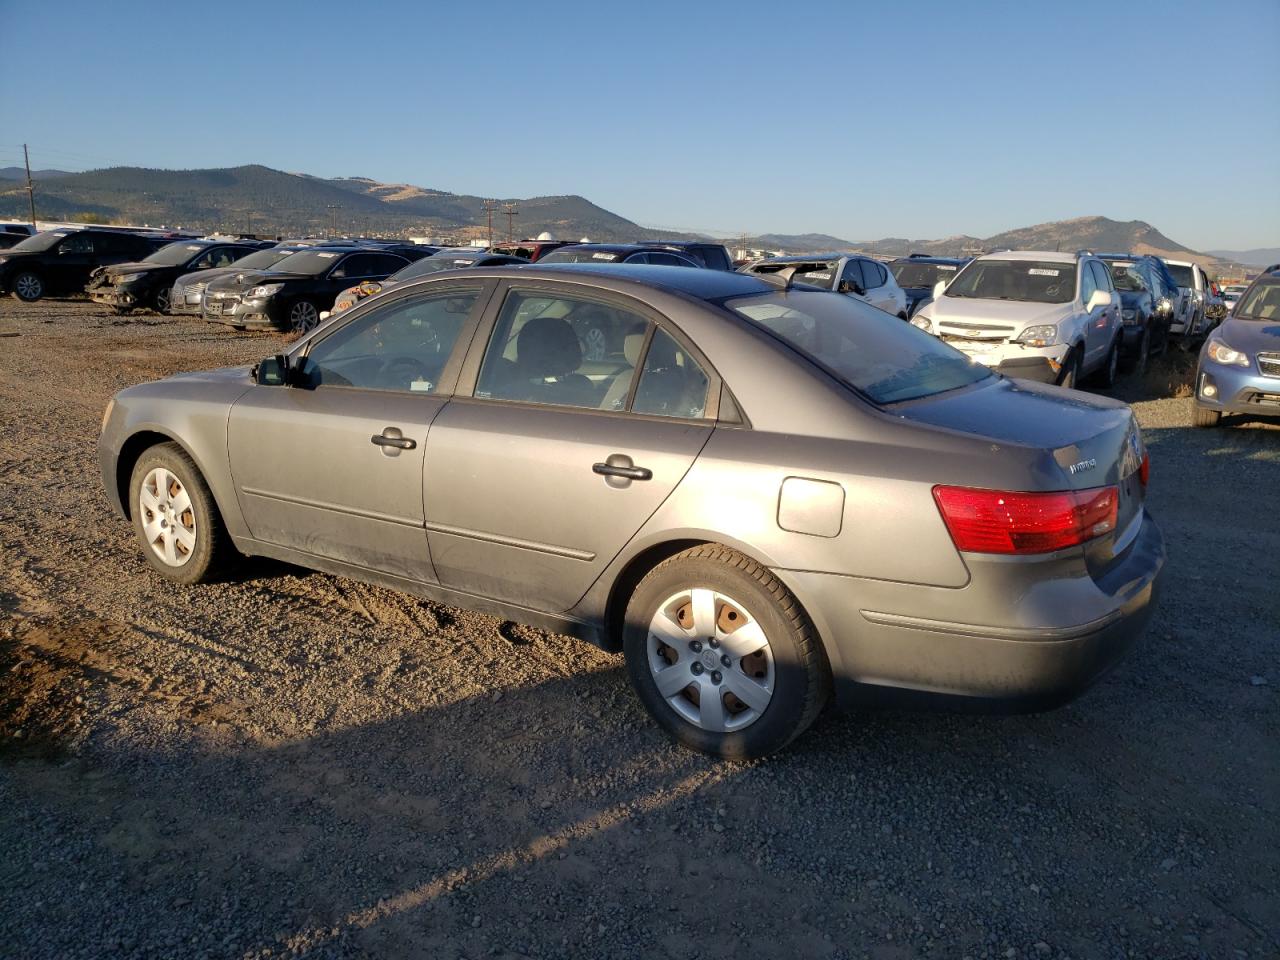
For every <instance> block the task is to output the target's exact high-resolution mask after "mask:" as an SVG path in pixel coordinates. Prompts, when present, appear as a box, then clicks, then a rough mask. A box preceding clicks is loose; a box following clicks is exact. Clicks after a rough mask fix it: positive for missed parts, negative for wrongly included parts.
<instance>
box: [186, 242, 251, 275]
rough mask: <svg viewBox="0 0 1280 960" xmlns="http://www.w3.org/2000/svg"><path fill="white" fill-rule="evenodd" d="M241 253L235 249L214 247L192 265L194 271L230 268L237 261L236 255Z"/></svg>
mask: <svg viewBox="0 0 1280 960" xmlns="http://www.w3.org/2000/svg"><path fill="white" fill-rule="evenodd" d="M239 252H240V251H238V250H236V249H235V248H234V247H214V248H213V249H212V250H207V251H205V253H204V254H203V255H202V256H200V257H198V258H197V259H196V262H195V263H193V264H191V267H190V269H192V270H212V269H214V268H216V267H229V266H231V264H233V263H235V261H236V254H237V253H239Z"/></svg>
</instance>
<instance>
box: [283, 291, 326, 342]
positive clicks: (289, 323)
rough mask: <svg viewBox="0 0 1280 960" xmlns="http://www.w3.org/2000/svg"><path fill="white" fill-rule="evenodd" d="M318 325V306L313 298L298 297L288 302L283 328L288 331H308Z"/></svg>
mask: <svg viewBox="0 0 1280 960" xmlns="http://www.w3.org/2000/svg"><path fill="white" fill-rule="evenodd" d="M319 325H320V308H319V307H317V306H316V304H315V301H314V300H310V299H308V298H306V297H300V298H298V299H297V300H294V301H293V302H292V303H290V304H289V309H288V311H287V312H286V314H285V329H286V330H287V331H289V332H290V333H310V332H311V331H312V330H314V329H315V328H316V327H318V326H319Z"/></svg>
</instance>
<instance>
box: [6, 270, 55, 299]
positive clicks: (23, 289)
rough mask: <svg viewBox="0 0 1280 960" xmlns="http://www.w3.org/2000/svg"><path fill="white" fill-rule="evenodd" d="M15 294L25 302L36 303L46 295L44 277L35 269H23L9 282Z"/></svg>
mask: <svg viewBox="0 0 1280 960" xmlns="http://www.w3.org/2000/svg"><path fill="white" fill-rule="evenodd" d="M9 289H10V290H12V291H13V295H14V296H15V297H16V298H17V299H19V300H21V301H22V302H23V303H35V302H36V301H37V300H39V299H40V298H41V297H43V296H44V295H45V292H46V291H45V285H44V277H42V276H40V274H38V273H36V272H35V271H34V270H23V271H22V272H21V273H18V274H15V275H14V277H13V281H12V282H11V283H10V284H9Z"/></svg>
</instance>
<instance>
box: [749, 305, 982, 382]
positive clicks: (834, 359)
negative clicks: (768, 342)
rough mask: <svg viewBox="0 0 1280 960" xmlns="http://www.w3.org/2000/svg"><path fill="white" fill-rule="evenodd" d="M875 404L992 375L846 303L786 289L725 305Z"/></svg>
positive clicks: (885, 317)
mask: <svg viewBox="0 0 1280 960" xmlns="http://www.w3.org/2000/svg"><path fill="white" fill-rule="evenodd" d="M725 305H726V306H727V307H729V308H730V309H731V310H733V311H735V312H736V313H738V314H739V315H741V316H743V317H746V318H747V320H749V321H751V322H752V323H753V324H755V325H756V326H758V327H762V328H764V329H765V330H768V331H769V332H770V333H771V334H773V335H774V336H776V337H778V338H779V339H780V340H782V341H783V342H785V343H787V344H788V345H790V346H791V347H793V348H794V349H796V350H797V351H799V352H800V353H801V354H803V355H804V356H806V357H808V358H809V359H810V360H812V361H813V362H814V363H816V364H817V365H818V366H820V367H822V368H823V369H824V370H826V371H827V372H828V373H830V374H831V375H832V376H834V377H836V378H837V379H839V380H842V381H844V382H845V383H847V384H848V385H849V386H851V387H853V388H854V389H855V390H857V391H859V392H860V393H862V394H864V395H866V396H867V397H869V398H870V399H871V400H872V401H874V402H875V403H897V402H899V401H902V400H915V399H918V398H920V397H928V396H932V395H933V394H935V393H942V392H943V391H945V390H954V389H956V388H957V387H964V386H968V385H969V384H971V383H977V382H978V381H979V380H984V379H986V378H987V377H990V376H992V375H993V374H992V373H991V371H990V370H989V369H988V368H986V367H984V366H983V365H981V364H979V363H974V362H973V361H971V360H970V359H969V358H968V357H966V356H965V355H964V354H963V353H961V352H960V351H958V350H954V349H952V348H951V347H949V346H948V345H947V344H945V343H943V342H942V341H941V340H939V339H937V338H936V337H934V336H933V335H931V334H928V333H925V332H924V331H923V330H918V329H917V328H915V327H913V326H911V324H909V323H903V322H902V321H901V320H899V319H898V318H897V317H893V316H890V315H889V314H887V313H884V312H883V311H880V310H877V309H875V308H874V307H869V306H867V305H866V304H864V303H860V302H859V301H856V300H852V299H849V298H848V297H830V296H827V295H826V294H823V293H818V292H816V291H811V290H797V289H792V290H788V291H786V292H785V293H784V292H782V291H777V292H770V293H761V294H756V295H755V296H751V297H739V298H737V299H734V300H729V301H727V302H726V304H725Z"/></svg>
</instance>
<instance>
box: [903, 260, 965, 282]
mask: <svg viewBox="0 0 1280 960" xmlns="http://www.w3.org/2000/svg"><path fill="white" fill-rule="evenodd" d="M889 269H890V270H892V271H893V279H895V280H897V281H898V286H900V287H929V288H932V287H933V285H934V284H935V283H937V282H938V281H939V280H945V281H947V283H950V282H951V280H952V279H953V278H954V277H955V275H956V269H957V268H956V265H955V264H954V263H921V262H920V261H919V260H898V261H896V262H894V263H891V264H889Z"/></svg>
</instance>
